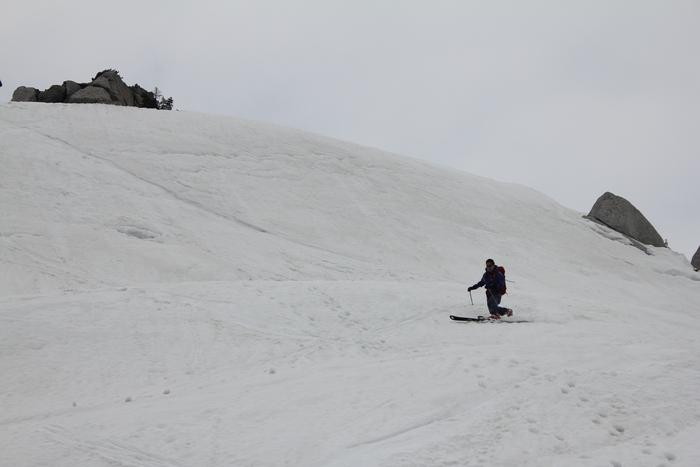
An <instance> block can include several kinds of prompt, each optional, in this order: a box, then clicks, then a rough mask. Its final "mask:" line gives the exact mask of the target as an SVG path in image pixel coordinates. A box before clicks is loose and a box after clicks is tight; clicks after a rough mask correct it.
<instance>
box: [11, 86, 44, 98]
mask: <svg viewBox="0 0 700 467" xmlns="http://www.w3.org/2000/svg"><path fill="white" fill-rule="evenodd" d="M38 97H39V90H38V89H37V88H28V87H25V86H20V87H18V88H17V89H15V92H13V93H12V102H37V99H38Z"/></svg>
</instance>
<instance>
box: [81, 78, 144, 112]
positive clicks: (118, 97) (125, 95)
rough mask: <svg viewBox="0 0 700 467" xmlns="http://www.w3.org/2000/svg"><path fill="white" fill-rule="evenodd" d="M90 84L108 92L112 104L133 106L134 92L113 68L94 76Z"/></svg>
mask: <svg viewBox="0 0 700 467" xmlns="http://www.w3.org/2000/svg"><path fill="white" fill-rule="evenodd" d="M90 86H96V87H100V88H102V89H104V90H105V91H107V93H109V96H110V99H111V101H112V103H113V104H116V105H126V106H129V107H134V93H133V92H132V91H131V89H129V86H127V85H126V84H124V81H122V79H121V78H120V77H119V74H118V73H117V72H116V71H114V70H106V71H103V72H102V73H99V74H98V75H97V76H95V79H93V80H92V83H90Z"/></svg>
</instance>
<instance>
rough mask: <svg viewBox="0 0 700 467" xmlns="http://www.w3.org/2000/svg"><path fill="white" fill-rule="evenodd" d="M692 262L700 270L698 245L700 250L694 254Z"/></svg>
mask: <svg viewBox="0 0 700 467" xmlns="http://www.w3.org/2000/svg"><path fill="white" fill-rule="evenodd" d="M690 264H691V265H692V266H693V268H694V269H695V270H696V271H699V270H700V247H698V251H696V252H695V254H694V255H693V259H691V260H690Z"/></svg>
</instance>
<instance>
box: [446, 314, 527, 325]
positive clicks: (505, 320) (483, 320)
mask: <svg viewBox="0 0 700 467" xmlns="http://www.w3.org/2000/svg"><path fill="white" fill-rule="evenodd" d="M450 319H451V320H452V321H476V322H480V323H530V322H531V321H527V320H524V319H508V318H501V319H491V318H489V317H488V316H479V317H478V318H468V317H466V316H455V315H450Z"/></svg>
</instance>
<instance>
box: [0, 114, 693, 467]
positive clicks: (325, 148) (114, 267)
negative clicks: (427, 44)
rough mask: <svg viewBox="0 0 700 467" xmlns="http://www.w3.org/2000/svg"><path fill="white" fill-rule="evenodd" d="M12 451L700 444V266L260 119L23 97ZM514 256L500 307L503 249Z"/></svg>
mask: <svg viewBox="0 0 700 467" xmlns="http://www.w3.org/2000/svg"><path fill="white" fill-rule="evenodd" d="M0 158H1V163H2V170H1V171H0V245H1V248H0V273H1V274H2V281H0V375H1V376H2V378H1V380H0V446H1V448H0V465H2V466H35V465H51V466H78V465H81V466H82V465H85V466H98V467H99V466H114V465H123V466H234V465H235V466H239V465H240V466H285V465H286V466H328V467H330V466H335V467H340V466H348V467H349V466H428V465H429V466H444V465H458V466H563V465H566V466H611V465H612V466H615V467H618V466H655V467H656V466H662V465H667V466H697V465H700V449H699V448H698V446H697V440H698V439H700V391H698V388H700V360H699V359H698V356H699V353H700V352H699V350H700V343H699V342H698V339H697V336H698V335H700V319H699V315H698V309H699V308H700V281H699V279H700V275H699V274H698V273H695V272H693V270H692V268H691V267H690V265H689V263H688V261H687V260H686V259H685V257H684V256H683V255H680V254H676V253H674V252H672V251H671V250H668V249H665V248H649V253H650V254H645V253H644V252H642V251H640V250H639V249H637V248H634V247H633V246H631V244H630V242H629V240H627V239H626V238H625V237H623V236H622V235H619V234H617V233H616V232H614V231H612V230H610V229H608V228H606V227H604V226H601V225H598V224H595V223H593V222H591V221H588V220H586V219H583V218H582V213H579V212H575V211H572V210H570V209H567V208H564V207H562V206H560V205H558V204H557V203H556V202H554V201H553V200H551V199H549V198H547V197H545V196H544V195H542V194H540V193H538V192H535V191H533V190H531V189H528V188H525V187H522V186H518V185H511V184H502V183H497V182H494V181H491V180H487V179H484V178H480V177H476V176H473V175H469V174H466V173H461V172H456V171H453V170H450V169H447V168H444V167H439V166H435V165H431V164H428V163H425V162H421V161H418V160H413V159H409V158H405V157H401V156H398V155H393V154H388V153H385V152H382V151H379V150H375V149H371V148H366V147H362V146H358V145H355V144H351V143H346V142H341V141H336V140H332V139H328V138H324V137H320V136H317V135H313V134H309V133H304V132H301V131H296V130H293V129H289V128H283V127H279V126H275V125H269V124H264V123H258V122H251V121H247V120H241V119H234V118H228V117H217V116H208V115H202V114H196V113H189V112H158V111H147V110H142V109H129V108H120V107H111V106H100V105H84V106H75V105H72V106H71V105H60V104H56V105H38V104H17V103H13V104H4V105H0ZM488 257H493V258H494V259H495V260H496V262H497V263H498V264H500V265H503V266H505V268H506V270H507V277H508V279H509V280H510V281H512V282H510V283H509V284H508V290H509V293H508V295H506V296H505V298H504V302H503V304H504V305H505V306H508V307H512V308H514V309H515V317H514V318H519V319H526V320H529V321H531V322H529V323H518V324H504V323H493V324H492V323H464V322H453V321H451V320H450V319H449V318H448V316H449V315H450V314H456V315H464V316H477V315H479V314H485V313H486V305H485V298H484V295H483V291H482V290H479V291H476V292H474V293H473V297H474V302H475V304H474V306H472V305H470V302H469V295H468V294H467V292H466V288H467V286H469V285H472V284H473V283H475V282H477V281H478V280H479V278H480V276H481V274H482V272H483V264H484V261H485V259H486V258H488Z"/></svg>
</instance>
